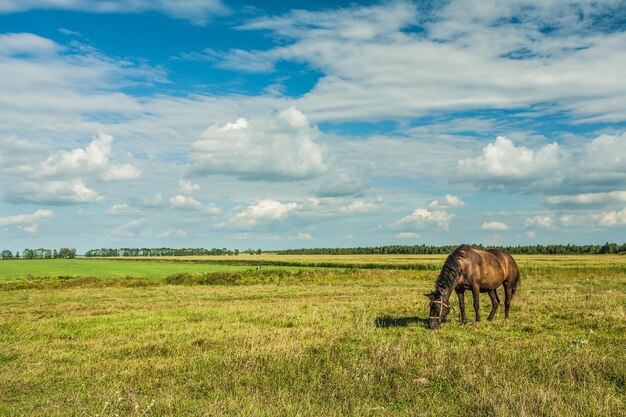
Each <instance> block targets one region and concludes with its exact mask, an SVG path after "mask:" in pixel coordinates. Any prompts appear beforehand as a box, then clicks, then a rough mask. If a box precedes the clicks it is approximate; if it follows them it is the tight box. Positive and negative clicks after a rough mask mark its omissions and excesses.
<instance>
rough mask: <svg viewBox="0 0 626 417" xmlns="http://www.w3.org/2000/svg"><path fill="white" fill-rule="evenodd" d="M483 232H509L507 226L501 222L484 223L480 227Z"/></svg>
mask: <svg viewBox="0 0 626 417" xmlns="http://www.w3.org/2000/svg"><path fill="white" fill-rule="evenodd" d="M480 228H481V229H483V230H498V231H503V230H509V225H508V224H506V223H503V222H485V223H483V224H482V225H481V226H480Z"/></svg>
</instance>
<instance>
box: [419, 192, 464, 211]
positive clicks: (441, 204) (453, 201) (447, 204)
mask: <svg viewBox="0 0 626 417" xmlns="http://www.w3.org/2000/svg"><path fill="white" fill-rule="evenodd" d="M464 206H465V203H464V202H463V200H461V199H460V198H459V197H457V196H454V195H451V194H446V195H445V197H440V198H437V199H435V200H433V201H431V202H430V204H428V207H430V208H433V209H447V208H457V207H464Z"/></svg>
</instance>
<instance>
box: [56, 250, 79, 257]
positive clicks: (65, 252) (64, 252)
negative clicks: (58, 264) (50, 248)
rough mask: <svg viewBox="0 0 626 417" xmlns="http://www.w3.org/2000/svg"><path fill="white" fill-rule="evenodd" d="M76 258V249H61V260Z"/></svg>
mask: <svg viewBox="0 0 626 417" xmlns="http://www.w3.org/2000/svg"><path fill="white" fill-rule="evenodd" d="M75 256H76V249H74V248H61V249H59V258H63V259H70V258H74V257H75Z"/></svg>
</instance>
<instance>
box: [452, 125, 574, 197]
mask: <svg viewBox="0 0 626 417" xmlns="http://www.w3.org/2000/svg"><path fill="white" fill-rule="evenodd" d="M562 159H563V152H562V150H561V148H560V147H559V145H558V144H557V143H552V144H549V145H545V146H544V147H542V148H539V149H537V150H533V149H529V148H527V147H525V146H515V144H514V143H513V142H512V141H511V140H510V139H507V138H505V137H504V136H498V137H497V138H496V140H495V142H494V143H490V144H488V145H487V146H485V147H484V148H483V151H482V155H481V156H479V157H477V158H468V159H463V160H461V161H459V163H458V166H457V175H458V177H459V178H460V179H462V180H463V181H473V182H478V183H481V184H482V185H483V186H484V187H486V188H490V187H491V186H492V184H493V183H494V182H495V184H497V185H501V184H502V183H511V182H520V181H536V180H538V179H541V178H543V177H544V176H546V175H548V174H549V173H552V172H553V171H554V169H555V168H556V167H558V166H559V165H560V163H561V161H562Z"/></svg>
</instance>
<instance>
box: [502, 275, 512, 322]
mask: <svg viewBox="0 0 626 417" xmlns="http://www.w3.org/2000/svg"><path fill="white" fill-rule="evenodd" d="M511 298H513V286H512V285H510V284H509V283H508V281H504V318H505V319H508V318H509V308H511Z"/></svg>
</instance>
